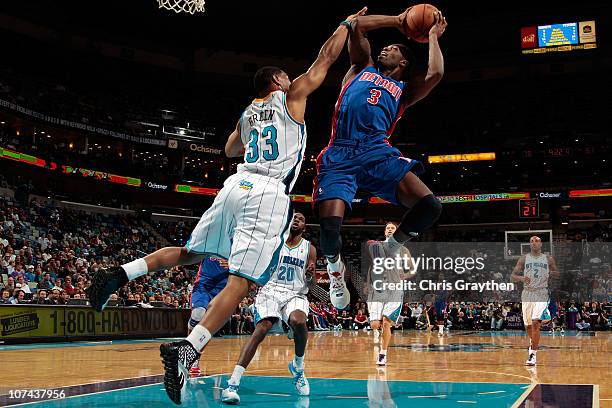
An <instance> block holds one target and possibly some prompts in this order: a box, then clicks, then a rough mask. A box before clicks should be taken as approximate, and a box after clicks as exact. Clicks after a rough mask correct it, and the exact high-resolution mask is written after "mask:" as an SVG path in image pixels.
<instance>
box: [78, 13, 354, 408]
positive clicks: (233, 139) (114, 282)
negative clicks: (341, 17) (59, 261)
mask: <svg viewBox="0 0 612 408" xmlns="http://www.w3.org/2000/svg"><path fill="white" fill-rule="evenodd" d="M365 12H366V9H365V8H364V9H362V10H361V11H360V12H359V13H357V14H354V15H352V16H349V17H348V18H347V20H345V21H343V22H342V23H341V24H340V25H339V26H338V28H337V29H336V30H335V31H334V33H333V34H332V36H331V37H330V38H329V39H328V40H327V41H326V42H325V44H324V45H323V47H322V48H321V50H320V52H319V55H318V57H317V59H316V60H315V62H314V63H313V64H312V66H311V67H310V68H309V69H308V71H307V72H306V73H304V74H302V75H300V76H299V77H298V78H296V79H295V81H293V82H292V81H291V80H290V79H289V76H288V75H287V74H286V73H285V72H284V71H283V70H281V69H280V68H276V67H264V68H261V69H259V70H258V71H257V72H256V73H255V77H254V81H253V82H254V85H255V93H256V95H257V98H256V99H255V100H253V102H252V103H251V104H250V105H249V106H247V108H246V109H245V111H244V113H243V114H242V116H241V117H240V120H239V121H238V123H237V124H236V128H235V130H234V131H233V132H232V133H231V135H230V136H229V138H228V141H227V143H226V145H225V153H226V155H227V156H228V157H239V156H243V157H244V162H243V163H242V164H241V165H239V166H238V171H237V173H236V174H234V175H232V176H230V177H229V178H228V179H227V180H225V183H224V185H223V188H222V189H221V191H219V193H218V195H217V196H216V197H215V200H214V202H213V204H212V206H211V207H210V208H209V209H208V210H207V211H206V212H205V213H204V214H203V215H202V218H201V219H200V221H199V222H198V224H197V225H196V227H195V229H194V230H193V232H192V234H191V237H190V238H189V241H187V243H186V244H185V246H184V247H167V248H162V249H160V250H158V251H156V252H154V253H152V254H150V255H148V256H146V257H144V258H139V259H137V260H135V261H132V262H129V263H127V264H124V265H122V266H121V267H116V268H111V269H109V270H100V271H98V272H97V273H96V274H95V275H94V277H93V279H92V284H91V286H90V288H89V293H88V294H89V299H90V302H91V304H92V306H93V307H94V308H96V310H98V311H101V310H102V309H103V308H104V306H105V305H106V302H107V301H108V298H109V296H110V294H111V293H112V292H114V291H115V290H117V289H118V288H120V287H122V286H123V285H125V284H126V283H127V282H128V281H129V280H132V279H136V278H137V277H139V276H142V275H145V274H147V273H148V272H150V271H158V270H164V269H169V268H172V267H174V266H176V265H189V264H193V263H197V262H200V261H201V260H202V259H203V258H204V257H205V256H207V255H213V256H217V257H221V258H225V259H227V260H228V263H229V271H230V276H229V278H228V281H227V285H226V286H225V288H224V289H223V290H222V291H221V292H220V293H219V294H218V295H217V296H216V297H215V299H214V300H213V301H212V302H211V303H210V305H209V308H208V310H207V312H206V314H205V315H204V317H203V319H202V321H201V322H200V324H198V325H196V327H195V328H194V329H193V330H192V332H191V333H190V334H189V335H188V336H187V338H186V339H185V340H182V341H177V342H173V343H164V344H162V345H161V346H160V354H161V357H162V360H163V363H164V369H165V371H166V374H165V376H164V385H165V389H166V393H167V394H168V396H169V397H170V399H171V400H172V401H173V402H175V403H176V404H180V403H181V398H182V396H181V394H182V392H183V391H184V390H185V387H184V386H185V385H186V382H185V378H186V376H187V375H188V369H189V367H191V365H192V364H193V362H194V361H195V360H196V359H198V358H199V356H200V353H201V351H202V350H203V349H204V347H205V346H206V344H208V342H209V340H210V339H211V337H212V334H214V333H215V332H216V331H217V330H219V329H220V328H221V327H223V325H224V324H225V322H226V321H227V319H229V317H230V316H231V314H232V313H233V312H234V310H235V309H236V306H237V305H238V304H239V302H240V301H241V300H242V299H243V298H244V297H245V296H246V295H247V293H248V289H249V282H256V283H258V284H260V285H264V284H265V283H266V282H267V281H268V279H269V277H270V275H271V274H272V273H273V272H274V270H275V268H276V266H277V265H278V260H279V254H280V250H281V248H282V246H283V244H284V242H285V238H286V235H287V230H288V228H289V222H290V221H291V217H292V215H293V214H292V211H291V199H290V198H289V193H290V191H291V189H292V188H293V184H294V183H295V180H296V178H297V175H298V174H299V171H300V166H301V163H302V159H303V157H304V149H305V147H306V126H305V124H304V112H305V110H306V99H307V97H308V96H309V95H310V94H311V93H312V92H313V91H315V90H316V89H317V88H319V86H320V85H321V84H322V83H323V80H324V79H325V76H326V75H327V71H328V70H329V68H330V66H331V65H332V64H333V63H334V62H335V61H336V59H337V58H338V56H339V55H340V52H342V48H343V47H344V44H345V43H346V39H347V37H348V33H349V30H350V27H351V22H350V21H352V19H354V18H356V17H357V16H358V15H363V14H364V13H365ZM349 20H350V21H349Z"/></svg>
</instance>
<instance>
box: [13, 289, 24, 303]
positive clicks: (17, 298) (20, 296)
mask: <svg viewBox="0 0 612 408" xmlns="http://www.w3.org/2000/svg"><path fill="white" fill-rule="evenodd" d="M9 303H11V304H13V305H17V304H22V303H28V302H27V301H26V300H25V292H24V291H23V290H20V289H15V293H14V294H13V297H12V298H11V299H10V302H9Z"/></svg>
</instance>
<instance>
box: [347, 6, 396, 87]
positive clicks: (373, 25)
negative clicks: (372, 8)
mask: <svg viewBox="0 0 612 408" xmlns="http://www.w3.org/2000/svg"><path fill="white" fill-rule="evenodd" d="M404 16H405V13H402V14H400V15H399V16H383V15H372V16H365V15H361V16H358V17H357V18H356V19H355V20H354V21H353V23H352V32H351V36H350V37H349V42H348V49H349V58H350V60H351V68H349V70H348V72H347V73H346V75H345V76H344V79H343V80H342V86H344V85H345V84H346V83H347V82H349V81H350V80H351V79H353V78H354V77H355V75H357V74H358V73H359V72H361V70H362V69H364V68H365V67H367V66H368V65H372V64H374V61H373V60H372V50H371V48H370V41H369V40H368V35H367V32H368V31H372V30H376V29H379V28H384V27H392V28H393V27H394V28H397V29H398V30H401V29H402V21H403V18H404Z"/></svg>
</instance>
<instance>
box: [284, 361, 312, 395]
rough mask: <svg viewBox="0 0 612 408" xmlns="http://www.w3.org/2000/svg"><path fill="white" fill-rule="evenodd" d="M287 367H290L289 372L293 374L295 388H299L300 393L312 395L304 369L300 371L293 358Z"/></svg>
mask: <svg viewBox="0 0 612 408" xmlns="http://www.w3.org/2000/svg"><path fill="white" fill-rule="evenodd" d="M287 367H289V372H290V373H291V375H292V376H293V384H294V385H295V389H296V390H297V392H298V394H300V395H310V384H309V383H308V379H307V378H306V376H305V375H304V370H301V371H298V369H297V368H296V367H295V364H293V360H291V361H290V362H289V364H288V365H287Z"/></svg>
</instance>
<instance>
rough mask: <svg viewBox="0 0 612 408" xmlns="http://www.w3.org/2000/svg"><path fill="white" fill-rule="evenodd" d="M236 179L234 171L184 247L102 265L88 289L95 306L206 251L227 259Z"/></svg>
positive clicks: (195, 259)
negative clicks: (145, 277) (115, 264)
mask: <svg viewBox="0 0 612 408" xmlns="http://www.w3.org/2000/svg"><path fill="white" fill-rule="evenodd" d="M237 183H238V181H237V180H236V178H235V175H234V176H232V177H230V178H228V179H227V180H226V182H225V185H224V187H223V188H222V189H221V191H220V192H219V194H218V195H217V196H216V197H215V200H214V201H213V204H212V206H211V207H210V208H209V209H208V210H206V212H205V213H204V214H203V215H202V217H201V218H200V221H199V222H198V224H197V225H196V227H195V228H194V230H193V231H192V233H191V237H190V238H189V241H187V243H186V244H185V246H184V247H166V248H162V249H159V250H157V251H155V252H153V253H152V254H149V255H147V256H145V257H144V258H138V259H136V260H134V261H132V262H128V263H126V264H123V265H121V266H120V267H113V268H109V269H99V270H98V271H97V272H96V273H95V274H94V276H93V278H92V280H91V285H90V287H89V288H88V289H87V294H88V298H89V302H90V303H91V305H92V307H94V308H95V309H96V310H97V311H99V312H101V311H102V309H104V307H105V306H106V302H108V298H109V297H110V295H111V294H112V293H113V292H115V291H117V290H118V289H119V288H121V287H122V286H123V285H125V284H126V283H128V282H129V281H131V280H134V279H136V278H138V277H140V276H143V275H146V274H147V273H148V272H154V271H158V270H163V269H169V268H172V267H175V266H178V265H191V264H194V263H198V262H200V261H201V260H202V259H204V257H205V256H206V254H212V255H217V256H220V257H222V258H226V259H227V257H228V256H229V253H230V244H229V237H228V234H229V232H230V231H231V228H232V225H231V222H230V220H232V219H233V218H231V217H229V218H228V217H226V216H225V217H224V215H226V213H228V212H232V211H234V210H235V206H236V201H239V200H237V199H236V197H235V196H236V192H235V190H236V187H237ZM209 237H210V238H211V239H210V240H209V239H208V238H209ZM222 238H224V239H222Z"/></svg>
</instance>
